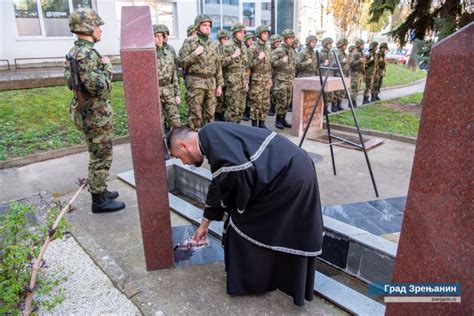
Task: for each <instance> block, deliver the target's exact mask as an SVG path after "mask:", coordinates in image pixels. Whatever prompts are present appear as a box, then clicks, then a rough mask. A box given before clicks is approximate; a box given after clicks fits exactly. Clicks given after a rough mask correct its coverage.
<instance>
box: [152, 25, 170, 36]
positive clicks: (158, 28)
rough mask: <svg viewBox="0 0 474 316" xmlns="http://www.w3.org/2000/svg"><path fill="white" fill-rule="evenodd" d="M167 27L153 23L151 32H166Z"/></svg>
mask: <svg viewBox="0 0 474 316" xmlns="http://www.w3.org/2000/svg"><path fill="white" fill-rule="evenodd" d="M167 29H168V28H167V27H166V26H165V25H164V24H153V34H156V33H163V34H165V33H166V30H167Z"/></svg>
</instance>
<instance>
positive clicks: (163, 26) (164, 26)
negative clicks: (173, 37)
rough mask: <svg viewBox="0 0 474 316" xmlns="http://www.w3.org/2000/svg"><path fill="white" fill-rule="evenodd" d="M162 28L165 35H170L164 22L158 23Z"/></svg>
mask: <svg viewBox="0 0 474 316" xmlns="http://www.w3.org/2000/svg"><path fill="white" fill-rule="evenodd" d="M160 25H161V27H162V28H163V30H164V31H165V33H166V35H170V30H169V28H168V27H167V26H166V25H165V24H160Z"/></svg>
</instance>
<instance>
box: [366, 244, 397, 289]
mask: <svg viewBox="0 0 474 316" xmlns="http://www.w3.org/2000/svg"><path fill="white" fill-rule="evenodd" d="M394 263H395V260H394V258H392V257H389V256H386V255H384V254H381V253H380V252H376V251H374V250H371V249H365V250H364V251H363V252H362V257H361V261H360V270H359V275H360V277H362V278H363V279H365V280H367V281H369V282H372V283H384V282H390V280H391V279H392V273H393V265H394Z"/></svg>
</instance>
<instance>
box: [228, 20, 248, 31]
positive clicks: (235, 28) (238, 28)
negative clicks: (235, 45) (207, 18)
mask: <svg viewBox="0 0 474 316" xmlns="http://www.w3.org/2000/svg"><path fill="white" fill-rule="evenodd" d="M230 31H231V32H232V33H235V32H238V31H245V25H244V24H243V23H240V22H237V23H235V24H234V25H232V28H231V29H230Z"/></svg>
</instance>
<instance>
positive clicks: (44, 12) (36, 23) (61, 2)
mask: <svg viewBox="0 0 474 316" xmlns="http://www.w3.org/2000/svg"><path fill="white" fill-rule="evenodd" d="M94 4H95V3H94ZM13 7H14V10H15V18H16V24H17V29H18V35H19V36H43V37H70V36H72V34H71V32H70V31H69V14H70V13H71V11H72V10H73V9H75V8H84V7H88V8H92V7H93V0H13ZM94 7H95V6H94Z"/></svg>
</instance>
